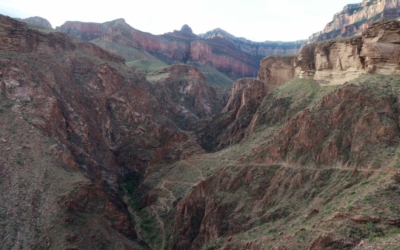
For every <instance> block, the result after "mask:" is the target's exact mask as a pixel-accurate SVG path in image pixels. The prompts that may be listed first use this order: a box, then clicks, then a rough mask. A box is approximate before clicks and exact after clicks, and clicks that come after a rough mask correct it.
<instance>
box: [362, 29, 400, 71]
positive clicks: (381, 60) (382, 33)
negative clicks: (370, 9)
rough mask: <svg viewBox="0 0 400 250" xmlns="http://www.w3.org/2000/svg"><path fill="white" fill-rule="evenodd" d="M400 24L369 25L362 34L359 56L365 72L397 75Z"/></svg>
mask: <svg viewBox="0 0 400 250" xmlns="http://www.w3.org/2000/svg"><path fill="white" fill-rule="evenodd" d="M399 28H400V22H398V21H381V22H377V23H374V24H372V25H371V27H370V28H368V29H367V30H366V31H365V32H364V34H363V46H362V51H361V54H360V56H361V57H362V58H363V61H364V63H365V68H366V71H367V72H373V73H379V74H389V75H390V74H399V73H400V67H399V53H400V45H399V42H400V37H399V33H398V31H399Z"/></svg>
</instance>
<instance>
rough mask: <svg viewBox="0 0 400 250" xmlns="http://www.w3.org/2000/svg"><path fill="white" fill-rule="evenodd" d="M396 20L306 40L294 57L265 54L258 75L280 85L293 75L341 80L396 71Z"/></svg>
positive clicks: (324, 80)
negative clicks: (348, 34) (341, 35)
mask: <svg viewBox="0 0 400 250" xmlns="http://www.w3.org/2000/svg"><path fill="white" fill-rule="evenodd" d="M399 28H400V23H399V21H379V22H376V23H374V24H372V25H371V26H370V27H369V28H368V29H367V30H366V31H365V32H364V33H363V35H362V37H358V36H356V37H353V38H348V39H343V40H329V41H323V42H319V43H312V44H308V45H306V46H304V47H303V49H302V50H301V51H300V53H299V55H298V56H297V57H282V56H275V57H267V58H265V59H264V60H263V61H262V62H261V69H260V73H259V76H258V78H259V79H260V80H262V81H264V82H266V83H268V84H272V85H274V86H279V85H280V84H282V83H284V82H285V81H287V80H288V79H291V78H293V77H300V78H309V79H314V80H316V81H318V82H319V83H321V84H331V85H334V84H343V83H345V82H348V81H350V80H352V79H354V78H356V77H358V76H359V75H361V74H364V73H379V74H389V75H390V74H398V73H399V67H398V64H399V59H398V58H399V56H398V53H399V52H398V51H399V45H398V43H399V41H398V40H399V38H398V33H397V31H398V29H399Z"/></svg>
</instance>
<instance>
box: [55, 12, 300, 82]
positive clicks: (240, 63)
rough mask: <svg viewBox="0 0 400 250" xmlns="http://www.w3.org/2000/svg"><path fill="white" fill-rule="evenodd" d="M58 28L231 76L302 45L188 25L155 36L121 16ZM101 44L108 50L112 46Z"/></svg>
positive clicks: (246, 73)
mask: <svg viewBox="0 0 400 250" xmlns="http://www.w3.org/2000/svg"><path fill="white" fill-rule="evenodd" d="M57 29H58V30H60V31H63V32H65V33H67V34H70V35H72V36H75V37H79V38H81V39H82V40H85V41H92V40H94V41H93V42H95V43H96V44H99V45H100V46H103V45H102V44H104V43H105V42H108V43H115V44H118V45H122V46H127V47H129V48H136V49H139V50H140V51H146V52H148V53H150V54H151V55H153V56H155V57H156V58H158V59H160V60H162V61H164V62H166V63H168V64H172V63H188V64H196V65H211V66H213V67H215V68H216V69H218V70H219V71H221V72H223V73H225V74H227V75H229V76H231V77H234V78H240V77H246V76H255V75H257V72H258V69H259V61H260V60H261V59H262V58H263V57H264V56H266V55H271V54H291V53H297V52H298V51H299V49H300V48H301V47H302V45H304V42H301V41H300V42H294V43H280V42H276V43H274V42H271V43H269V42H265V43H254V42H250V41H247V40H241V39H236V38H235V37H233V36H232V35H229V36H214V35H209V36H203V37H204V38H201V37H198V36H197V35H195V34H194V33H193V32H192V30H191V28H190V27H189V26H187V25H184V26H183V27H182V29H181V30H179V31H177V30H175V31H174V32H170V33H166V34H164V35H159V36H155V35H151V34H149V33H145V32H142V31H139V30H136V29H134V28H132V27H130V26H129V25H128V24H126V23H125V21H124V20H123V19H118V20H115V21H111V22H107V23H103V24H98V23H82V22H66V23H65V24H63V25H62V26H60V27H58V28H57ZM224 34H227V33H226V32H224ZM104 47H105V48H106V49H109V50H110V49H112V48H111V47H113V46H104ZM112 50H114V51H113V52H116V53H119V52H121V49H112ZM127 50H128V49H125V51H127ZM139 54H140V55H139ZM121 55H123V56H125V57H126V58H127V59H128V60H133V59H135V55H134V54H133V53H126V54H125V53H123V54H121ZM136 57H137V58H136V59H150V58H143V55H142V53H136Z"/></svg>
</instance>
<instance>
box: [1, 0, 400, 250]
mask: <svg viewBox="0 0 400 250" xmlns="http://www.w3.org/2000/svg"><path fill="white" fill-rule="evenodd" d="M376 2H380V3H382V4H383V3H385V4H386V5H385V6H389V5H388V4H389V1H385V2H382V1H368V3H367V1H364V2H363V3H362V4H361V5H360V6H364V5H365V6H374V4H376ZM390 2H392V3H395V1H390ZM368 4H369V5H368ZM39 21H40V20H39ZM40 22H41V21H40ZM40 22H39V24H38V23H37V22H36V23H35V24H33V25H32V23H29V24H27V23H25V22H21V21H18V20H15V19H12V18H10V17H7V16H3V15H0V41H1V43H0V151H1V153H0V190H1V192H0V225H1V228H2V230H0V248H1V249H65V250H67V249H68V250H72V249H90V248H92V249H143V250H145V249H170V250H179V249H182V250H190V249H193V250H194V249H196V250H197V249H204V250H205V249H207V250H210V249H233V250H239V249H252V250H258V249H273V250H280V249H310V250H319V249H356V250H359V249H397V247H398V246H399V245H400V236H399V233H400V211H399V209H398V207H399V206H400V200H399V199H398V197H399V195H400V147H399V139H400V100H399V98H398V96H399V95H400V85H399V82H400V71H399V70H400V68H399V65H400V61H399V58H400V57H399V53H400V47H399V46H400V45H399V44H400V43H399V40H400V35H399V33H398V31H399V30H400V22H399V21H396V20H381V21H378V22H374V23H372V24H369V25H368V27H366V28H365V30H364V31H363V32H362V34H361V35H358V36H354V37H349V38H346V39H337V40H327V41H320V42H317V43H309V44H307V45H305V44H304V43H303V42H302V41H299V42H293V43H288V44H282V43H279V42H265V43H254V42H251V41H248V40H246V39H244V38H236V37H234V36H232V35H230V34H229V33H227V32H225V31H223V30H221V29H216V30H213V31H210V32H208V33H206V34H203V35H195V34H194V33H193V31H192V30H191V28H190V27H189V26H187V25H185V26H183V27H182V29H181V30H179V31H174V32H171V33H167V34H164V35H161V36H154V35H151V34H149V33H144V32H141V31H138V30H135V29H133V28H132V27H130V26H129V25H128V24H126V23H125V21H124V20H123V19H117V20H114V21H111V22H107V23H103V24H98V23H82V22H67V23H65V24H64V25H63V26H61V27H59V28H58V30H49V29H48V28H47V30H43V29H39V28H37V26H40ZM60 31H63V32H60ZM263 46H264V47H263ZM292 46H293V47H292ZM300 48H301V49H300ZM297 50H298V51H297ZM268 53H270V54H268ZM277 53H279V54H280V55H276V54H277ZM292 53H295V54H296V55H291V54H292ZM267 55H268V56H267ZM265 56H266V57H265ZM256 59H257V60H258V62H257V63H256ZM138 60H139V61H140V62H138ZM144 62H151V63H150V64H145V63H144ZM228 62H229V67H230V68H229V69H228V68H227V65H228V64H227V63H228ZM139 63H140V64H141V67H142V68H140V69H139V68H138V65H139ZM148 65H150V66H149V67H148V68H145V67H144V66H148ZM249 65H252V66H251V67H250V66H249ZM214 67H215V68H217V69H219V70H221V71H222V73H225V74H227V75H229V76H230V77H232V78H235V79H236V78H240V79H237V80H235V81H234V82H233V84H232V85H231V86H230V87H227V86H226V85H225V86H224V85H221V84H219V83H220V81H222V80H221V79H224V78H223V76H221V75H218V77H216V76H215V74H216V73H215V71H213V68H214ZM203 72H204V73H203ZM209 72H211V73H209ZM211 74H213V77H214V78H212V79H211V80H210V76H211ZM243 76H245V77H243ZM249 76H250V77H249ZM256 76H257V77H256ZM231 80H232V79H231Z"/></svg>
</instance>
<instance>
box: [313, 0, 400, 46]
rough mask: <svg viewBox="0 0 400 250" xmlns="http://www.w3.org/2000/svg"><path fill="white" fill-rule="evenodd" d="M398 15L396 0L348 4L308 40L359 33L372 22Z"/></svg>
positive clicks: (364, 1)
mask: <svg viewBox="0 0 400 250" xmlns="http://www.w3.org/2000/svg"><path fill="white" fill-rule="evenodd" d="M399 17H400V1H398V0H363V2H362V3H359V4H349V5H347V6H345V7H344V9H343V10H342V11H341V12H339V13H337V14H335V15H334V17H333V20H332V22H330V23H328V24H327V25H326V27H325V28H324V30H323V31H321V32H317V33H315V34H313V35H312V36H311V37H310V38H309V40H308V41H309V42H316V41H322V40H327V39H333V38H337V37H348V36H353V35H355V34H361V32H362V31H364V30H366V29H367V28H368V27H369V26H370V25H371V24H372V23H373V22H375V21H378V20H385V19H396V18H399Z"/></svg>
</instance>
